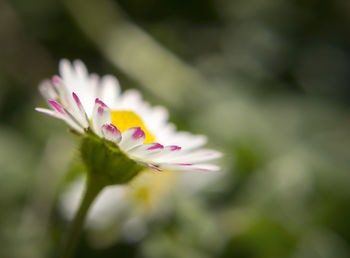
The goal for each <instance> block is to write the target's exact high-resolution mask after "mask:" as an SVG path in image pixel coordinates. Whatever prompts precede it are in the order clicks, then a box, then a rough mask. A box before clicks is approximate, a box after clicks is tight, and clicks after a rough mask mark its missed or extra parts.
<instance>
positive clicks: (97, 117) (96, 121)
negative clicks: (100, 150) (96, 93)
mask: <svg viewBox="0 0 350 258" xmlns="http://www.w3.org/2000/svg"><path fill="white" fill-rule="evenodd" d="M110 123H111V110H110V109H109V108H108V107H107V106H106V104H104V103H103V102H102V101H101V100H99V99H96V100H95V106H94V110H93V112H92V124H93V126H94V130H95V132H96V134H97V135H98V136H100V137H103V134H102V130H101V129H102V126H103V125H104V124H110Z"/></svg>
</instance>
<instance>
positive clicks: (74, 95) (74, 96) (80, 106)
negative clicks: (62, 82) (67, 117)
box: [72, 92, 84, 111]
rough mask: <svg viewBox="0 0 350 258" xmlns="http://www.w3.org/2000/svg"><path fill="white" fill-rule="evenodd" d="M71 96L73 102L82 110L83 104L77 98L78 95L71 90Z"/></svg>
mask: <svg viewBox="0 0 350 258" xmlns="http://www.w3.org/2000/svg"><path fill="white" fill-rule="evenodd" d="M72 96H73V99H74V101H75V103H76V104H77V107H78V108H79V110H81V111H83V110H84V108H83V105H82V104H81V102H80V99H79V97H78V95H77V94H75V92H73V93H72Z"/></svg>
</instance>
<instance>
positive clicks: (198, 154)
mask: <svg viewBox="0 0 350 258" xmlns="http://www.w3.org/2000/svg"><path fill="white" fill-rule="evenodd" d="M220 157H222V153H221V152H219V151H216V150H209V149H199V150H196V151H193V152H186V151H183V152H179V154H177V155H168V156H167V157H164V158H163V159H162V158H160V162H171V163H191V164H194V163H201V162H206V161H210V160H214V159H218V158H220Z"/></svg>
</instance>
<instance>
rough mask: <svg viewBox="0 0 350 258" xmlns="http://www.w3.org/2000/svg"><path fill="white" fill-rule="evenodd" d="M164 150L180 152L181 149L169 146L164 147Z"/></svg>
mask: <svg viewBox="0 0 350 258" xmlns="http://www.w3.org/2000/svg"><path fill="white" fill-rule="evenodd" d="M166 148H169V150H170V151H179V150H181V147H180V146H177V145H169V146H166Z"/></svg>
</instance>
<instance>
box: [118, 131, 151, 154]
mask: <svg viewBox="0 0 350 258" xmlns="http://www.w3.org/2000/svg"><path fill="white" fill-rule="evenodd" d="M145 138H146V135H145V132H144V131H143V130H142V129H141V128H140V127H132V128H129V129H128V130H126V131H125V132H124V133H123V134H122V140H121V142H120V148H122V149H123V150H124V151H128V150H130V149H132V148H133V147H135V146H138V145H140V144H142V143H143V142H144V141H145Z"/></svg>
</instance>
